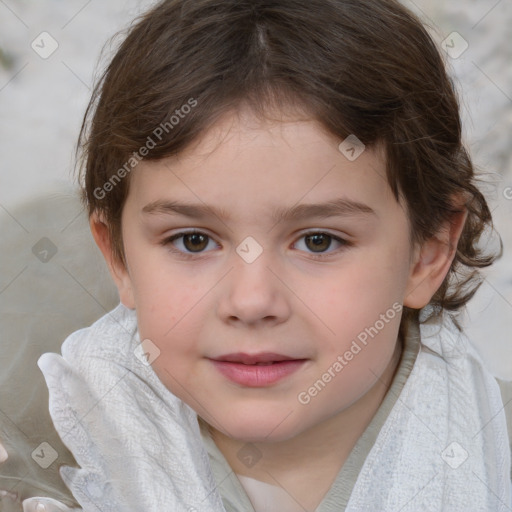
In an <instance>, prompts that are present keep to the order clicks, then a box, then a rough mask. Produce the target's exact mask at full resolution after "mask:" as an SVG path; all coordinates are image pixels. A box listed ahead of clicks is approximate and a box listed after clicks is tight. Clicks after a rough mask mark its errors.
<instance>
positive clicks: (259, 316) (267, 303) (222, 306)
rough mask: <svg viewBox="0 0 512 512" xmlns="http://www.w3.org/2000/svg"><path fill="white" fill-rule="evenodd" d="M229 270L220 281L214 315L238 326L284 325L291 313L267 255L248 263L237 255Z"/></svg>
mask: <svg viewBox="0 0 512 512" xmlns="http://www.w3.org/2000/svg"><path fill="white" fill-rule="evenodd" d="M232 263H233V268H232V270H231V271H230V272H229V273H228V275H227V276H226V278H225V279H223V281H222V287H221V290H219V291H220V297H219V301H218V306H217V314H218V315H219V317H220V318H221V319H222V321H223V322H225V323H229V324H232V325H235V326H236V325H240V326H251V327H256V326H271V325H278V324H280V323H283V322H285V321H286V320H287V319H288V318H289V316H290V313H291V304H290V297H289V295H290V294H291V292H290V290H289V289H288V288H287V287H286V286H285V285H284V284H283V281H282V278H281V279H280V278H278V277H277V276H281V275H282V274H283V272H282V271H281V272H280V271H279V270H280V269H279V268H278V267H277V264H276V261H275V259H272V257H271V255H270V251H265V250H264V251H263V253H262V254H261V255H260V256H259V257H258V258H257V259H256V260H255V261H252V262H251V263H249V262H247V261H245V260H244V259H243V258H242V257H240V256H239V255H238V254H237V253H234V255H233V260H232Z"/></svg>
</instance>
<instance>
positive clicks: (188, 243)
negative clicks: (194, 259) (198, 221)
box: [161, 231, 217, 256]
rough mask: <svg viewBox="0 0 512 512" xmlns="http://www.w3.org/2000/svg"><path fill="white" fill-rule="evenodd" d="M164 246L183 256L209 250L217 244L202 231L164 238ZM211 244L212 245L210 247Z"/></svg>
mask: <svg viewBox="0 0 512 512" xmlns="http://www.w3.org/2000/svg"><path fill="white" fill-rule="evenodd" d="M161 244H162V245H163V246H166V247H169V249H170V250H171V251H173V252H175V253H178V254H182V255H183V256H191V255H194V254H200V253H203V252H209V251H210V250H211V249H212V248H215V247H216V246H217V244H216V243H215V242H214V241H213V239H212V238H210V237H209V236H208V235H207V234H205V233H202V232H200V231H191V232H188V233H186V232H182V233H177V234H176V235H173V236H170V237H168V238H165V239H164V240H162V242H161ZM209 245H210V247H208V246H209Z"/></svg>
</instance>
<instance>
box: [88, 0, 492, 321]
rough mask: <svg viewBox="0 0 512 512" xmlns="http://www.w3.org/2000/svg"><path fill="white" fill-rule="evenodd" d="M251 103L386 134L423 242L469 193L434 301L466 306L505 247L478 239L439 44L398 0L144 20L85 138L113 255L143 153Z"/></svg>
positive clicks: (478, 215)
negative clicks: (486, 245)
mask: <svg viewBox="0 0 512 512" xmlns="http://www.w3.org/2000/svg"><path fill="white" fill-rule="evenodd" d="M242 104H245V105H249V106H250V107H251V108H252V110H253V111H254V113H256V114H257V115H260V116H265V115H266V113H268V112H270V111H271V110H272V109H276V108H277V109H279V107H280V105H281V106H282V105H292V106H295V107H298V108H299V109H301V111H302V112H304V113H305V114H306V115H307V116H309V118H311V119H315V120H317V121H318V122H319V123H320V124H321V125H322V126H323V127H324V128H325V129H327V130H328V132H330V133H332V134H334V135H336V136H337V137H339V138H340V140H341V139H344V138H345V137H347V136H348V135H350V134H355V135H356V136H357V137H358V138H359V139H360V140H361V141H362V142H363V143H364V144H365V145H366V146H370V147H371V146H375V145H376V144H379V143H382V144H383V146H384V148H385V153H386V165H387V178H388V182H389V185H390V187H391V189H392V190H393V192H394V194H395V197H396V199H397V200H403V201H404V203H405V205H406V207H407V210H408V215H409V222H410V226H411V235H412V236H411V238H412V240H413V242H422V241H424V240H426V239H428V238H430V237H432V236H433V235H434V234H435V233H436V232H437V231H438V229H439V228H440V226H441V225H442V224H443V223H444V222H446V221H449V220H450V219H451V217H452V215H453V214H454V213H455V212H456V211H457V210H456V209H455V208H454V198H455V197H459V198H460V197H463V198H465V199H466V204H465V206H466V208H467V210H468V217H467V221H466V224H465V227H464V230H463V233H462V236H461V239H460V242H459V244H458V248H457V252H456V256H455V259H454V261H453V263H452V265H451V269H450V272H449V274H448V276H447V277H446V279H445V281H444V283H443V285H442V286H441V287H440V288H439V290H438V291H437V293H436V294H435V296H434V297H433V299H432V301H431V304H432V305H434V306H436V307H437V310H439V308H443V309H448V310H457V309H459V308H460V307H461V306H463V305H464V304H465V303H466V302H467V301H468V300H469V299H470V298H471V297H472V295H473V294H474V293H475V291H476V289H477V287H478V284H479V283H478V281H479V279H478V276H479V273H478V268H479V267H485V266H488V265H490V264H491V263H492V262H493V261H494V259H495V257H496V256H495V255H485V254H483V253H482V252H481V250H480V249H479V247H478V245H477V242H478V240H479V238H480V236H481V234H482V233H483V232H484V230H485V229H486V227H492V219H491V213H490V211H489V208H488V206H487V203H486V200H485V198H484V196H483V195H482V193H481V192H480V191H479V190H478V189H477V188H476V186H475V183H474V170H473V166H472V163H471V160H470V158H469V156H468V154H467V152H466V150H465V149H464V147H463V145H462V142H461V123H460V116H459V105H458V101H457V97H456V94H455V91H454V86H453V84H452V82H451V80H450V78H449V77H448V75H447V73H446V70H445V68H444V64H443V60H442V58H441V56H440V53H439V51H438V49H437V48H436V46H435V44H434V42H433V41H432V39H431V37H430V36H429V35H428V33H427V31H426V30H425V28H424V27H423V26H422V24H421V22H420V21H419V20H418V19H417V18H416V17H415V16H414V15H413V14H412V13H410V12H409V11H408V10H407V9H405V8H404V7H403V6H402V5H400V4H399V3H398V2H396V1H394V0H166V1H163V2H160V3H159V4H157V5H156V6H155V7H154V8H152V9H151V10H150V11H149V12H147V13H146V14H144V15H143V16H142V17H141V18H140V19H138V20H137V21H136V23H135V24H134V25H133V26H132V27H131V28H130V30H129V32H128V35H127V37H126V39H125V40H124V42H123V43H122V44H121V46H120V48H119V49H118V51H117V53H116V54H115V56H114V58H113V59H112V61H111V63H110V65H109V66H108V68H107V69H106V71H105V72H104V74H103V76H102V77H101V80H100V81H99V82H98V84H97V86H96V88H95V90H94V93H93V97H92V99H91V102H90V104H89V107H88V109H87V112H86V114H85V118H84V122H83V125H82V131H81V134H80V140H79V149H80V150H81V157H82V162H83V163H85V166H83V167H82V170H81V177H82V179H83V199H84V201H85V204H86V205H87V207H88V211H89V214H92V213H93V212H95V211H96V212H99V213H101V214H102V215H103V217H104V219H105V221H106V222H107V224H108V226H109V230H110V234H111V238H112V241H113V251H114V254H115V257H116V258H118V259H119V260H120V261H121V262H123V263H124V255H123V246H122V239H121V212H122V208H123V205H124V202H125V199H126V196H127V193H128V187H129V183H130V180H129V171H130V170H131V168H132V167H133V166H134V165H136V163H137V161H138V159H140V158H142V157H144V158H146V159H147V160H157V159H161V158H164V157H167V156H171V155H176V154H178V153H179V152H180V151H183V150H184V149H185V148H187V147H188V146H189V145H190V144H191V143H192V142H193V141H195V140H197V139H198V137H199V136H200V135H202V134H204V132H205V131H206V130H207V129H208V128H209V127H211V126H212V125H213V124H214V123H215V121H216V120H218V119H219V118H220V116H221V115H223V114H224V113H226V112H227V111H228V110H233V109H236V108H238V107H240V106H241V105H242ZM185 107H187V108H185ZM173 118H174V119H173ZM150 140H151V142H150ZM143 148H146V150H144V149H143ZM148 148H150V149H148ZM123 169H124V171H123ZM409 314H411V312H409Z"/></svg>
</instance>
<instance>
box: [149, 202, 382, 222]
mask: <svg viewBox="0 0 512 512" xmlns="http://www.w3.org/2000/svg"><path fill="white" fill-rule="evenodd" d="M142 212H143V213H145V214H167V215H183V216H185V217H191V218H194V219H205V218H211V217H212V215H214V216H216V217H218V218H220V219H222V220H230V218H231V216H230V215H229V213H228V212H227V211H226V210H224V209H222V208H220V209H219V208H216V207H214V206H209V205H206V204H193V203H185V202H180V201H169V200H157V201H153V202H151V203H149V204H147V205H146V206H144V207H143V208H142ZM354 215H375V216H377V214H376V212H375V210H373V208H370V206H368V205H366V204H364V203H360V202H358V201H352V200H350V199H346V198H337V199H333V200H331V201H327V202H325V203H319V204H298V205H294V206H292V207H291V208H283V207H279V208H275V209H274V210H273V212H272V220H273V221H274V222H276V223H278V222H286V221H289V220H303V219H309V218H328V217H339V216H354Z"/></svg>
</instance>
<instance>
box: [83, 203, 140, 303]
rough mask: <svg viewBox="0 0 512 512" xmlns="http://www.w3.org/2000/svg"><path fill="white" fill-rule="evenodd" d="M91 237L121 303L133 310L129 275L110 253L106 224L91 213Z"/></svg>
mask: <svg viewBox="0 0 512 512" xmlns="http://www.w3.org/2000/svg"><path fill="white" fill-rule="evenodd" d="M89 225H90V227H91V232H92V236H93V237H94V240H95V241H96V245H97V246H98V247H99V248H100V251H101V252H102V254H103V257H104V258H105V261H106V262H107V265H108V269H109V271H110V275H111V276H112V279H113V280H114V282H115V284H116V286H117V290H118V292H119V297H120V299H121V302H122V303H123V304H124V305H125V306H126V307H127V308H130V309H135V300H134V294H133V288H132V281H131V278H130V274H129V273H128V270H127V268H126V266H125V264H124V263H123V262H122V261H119V259H118V258H116V257H115V256H114V253H113V251H112V240H111V239H110V233H109V230H108V226H107V224H106V223H105V222H104V221H103V218H102V216H101V215H99V214H98V213H96V212H95V213H93V214H92V215H91V217H90V219H89Z"/></svg>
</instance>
